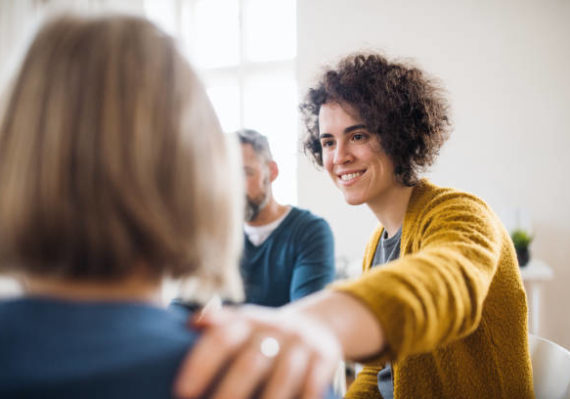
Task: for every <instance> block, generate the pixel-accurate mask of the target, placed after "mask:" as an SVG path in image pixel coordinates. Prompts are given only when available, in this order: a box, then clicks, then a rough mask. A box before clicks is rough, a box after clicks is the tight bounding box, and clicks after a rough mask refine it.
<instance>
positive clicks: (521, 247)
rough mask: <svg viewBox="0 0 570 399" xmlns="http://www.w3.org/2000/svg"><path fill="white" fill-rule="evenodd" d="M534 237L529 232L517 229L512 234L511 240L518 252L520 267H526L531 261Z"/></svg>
mask: <svg viewBox="0 0 570 399" xmlns="http://www.w3.org/2000/svg"><path fill="white" fill-rule="evenodd" d="M533 238H534V237H533V236H532V235H530V234H529V233H528V232H527V231H525V230H521V229H517V230H513V232H512V233H511V239H512V240H513V244H514V245H515V250H516V251H517V259H518V261H519V266H521V267H522V266H526V264H527V263H528V261H529V260H530V251H529V248H528V247H529V245H530V243H531V242H532V239H533Z"/></svg>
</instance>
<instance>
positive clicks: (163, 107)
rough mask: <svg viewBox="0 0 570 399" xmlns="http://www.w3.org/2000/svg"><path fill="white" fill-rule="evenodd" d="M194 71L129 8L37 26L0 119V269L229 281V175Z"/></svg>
mask: <svg viewBox="0 0 570 399" xmlns="http://www.w3.org/2000/svg"><path fill="white" fill-rule="evenodd" d="M228 151H229V149H228V144H227V143H226V139H225V138H224V135H223V133H222V131H221V129H220V126H219V123H218V120H217V118H216V116H215V114H214V112H213V109H212V107H211V104H210V103H209V101H208V99H207V97H206V94H205V91H204V89H203V87H202V85H201V83H200V82H199V80H198V78H197V77H196V74H195V73H194V71H193V70H192V68H191V67H190V66H189V64H188V63H187V61H186V60H185V59H184V57H183V56H182V55H181V54H180V52H179V51H178V50H177V48H176V45H175V43H174V41H173V40H172V38H171V37H169V36H168V35H166V34H165V33H163V32H162V31H160V30H159V29H158V28H156V27H155V26H154V25H153V24H152V23H150V22H148V21H147V20H144V19H142V18H138V17H133V16H104V17H97V18H87V17H78V16H70V15H66V16H61V17H58V18H56V19H54V20H52V21H50V22H48V23H47V24H46V25H45V26H44V27H43V28H42V29H41V30H40V31H39V33H38V34H37V36H36V38H35V40H34V41H33V43H32V44H31V47H30V49H29V50H28V53H27V55H26V57H25V59H24V61H23V65H22V66H21V69H20V72H19V75H18V76H17V78H16V80H15V82H14V85H13V88H12V91H11V95H10V97H9V98H8V101H7V103H6V109H5V112H4V115H3V119H2V120H1V121H0V268H2V269H4V270H7V271H10V270H16V271H18V270H19V271H24V272H25V273H31V274H35V275H46V276H47V275H49V276H55V277H60V278H65V279H79V280H81V279H97V280H112V279H117V278H121V277H122V276H125V275H128V274H129V273H133V272H134V271H135V267H136V265H137V264H140V263H141V262H142V263H143V264H144V265H145V266H147V267H148V268H149V269H150V271H151V273H153V274H154V275H156V276H165V275H169V276H173V277H179V276H190V275H193V276H200V277H201V278H203V279H206V280H207V281H208V282H209V283H211V284H213V285H214V286H218V287H221V286H224V285H228V284H229V283H230V282H229V280H231V279H233V280H234V281H233V282H232V283H231V284H230V285H232V284H233V285H234V288H235V284H236V283H235V279H236V277H235V275H234V276H232V274H236V273H237V272H236V270H235V269H237V266H236V264H237V256H238V254H239V248H240V243H241V235H240V234H239V231H240V226H241V220H242V218H241V210H242V204H241V202H239V201H240V200H241V197H243V196H242V195H239V194H237V193H239V192H240V189H241V177H239V175H238V174H237V172H236V173H234V174H233V175H232V171H237V170H239V169H240V168H239V167H237V165H235V164H234V163H233V161H232V157H231V156H229V155H228Z"/></svg>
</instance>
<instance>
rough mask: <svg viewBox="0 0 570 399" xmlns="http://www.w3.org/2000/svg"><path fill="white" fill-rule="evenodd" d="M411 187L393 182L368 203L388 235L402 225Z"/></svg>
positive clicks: (390, 235) (392, 233)
mask: <svg viewBox="0 0 570 399" xmlns="http://www.w3.org/2000/svg"><path fill="white" fill-rule="evenodd" d="M413 189H414V188H413V187H408V186H403V185H401V184H395V185H393V186H392V187H390V189H388V190H386V191H385V192H384V193H383V195H382V197H381V198H378V199H377V200H376V201H374V202H373V203H369V204H368V206H369V207H370V209H371V210H372V212H374V214H375V215H376V218H377V219H378V221H379V222H380V224H382V226H383V227H384V229H385V230H386V232H387V233H388V237H392V236H393V235H394V234H396V233H397V232H398V230H399V229H400V227H402V224H403V223H404V217H405V216H406V210H407V209H408V203H409V202H410V197H411V196H412V191H413Z"/></svg>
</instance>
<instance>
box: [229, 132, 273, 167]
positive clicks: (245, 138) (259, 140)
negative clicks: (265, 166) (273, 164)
mask: <svg viewBox="0 0 570 399" xmlns="http://www.w3.org/2000/svg"><path fill="white" fill-rule="evenodd" d="M236 135H237V136H238V138H239V142H240V143H241V144H249V145H251V147H252V148H253V151H255V153H256V154H257V155H258V156H259V157H261V158H263V159H264V160H265V161H272V160H273V155H271V150H270V149H269V141H268V140H267V137H266V136H264V135H263V134H261V133H259V132H258V131H256V130H253V129H242V130H238V131H237V132H236Z"/></svg>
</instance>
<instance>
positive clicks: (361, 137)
mask: <svg viewBox="0 0 570 399" xmlns="http://www.w3.org/2000/svg"><path fill="white" fill-rule="evenodd" d="M366 137H367V136H366V135H365V134H364V133H355V134H354V135H353V136H352V140H354V141H362V140H365V139H366Z"/></svg>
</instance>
